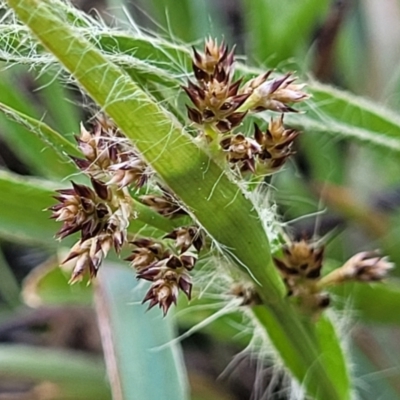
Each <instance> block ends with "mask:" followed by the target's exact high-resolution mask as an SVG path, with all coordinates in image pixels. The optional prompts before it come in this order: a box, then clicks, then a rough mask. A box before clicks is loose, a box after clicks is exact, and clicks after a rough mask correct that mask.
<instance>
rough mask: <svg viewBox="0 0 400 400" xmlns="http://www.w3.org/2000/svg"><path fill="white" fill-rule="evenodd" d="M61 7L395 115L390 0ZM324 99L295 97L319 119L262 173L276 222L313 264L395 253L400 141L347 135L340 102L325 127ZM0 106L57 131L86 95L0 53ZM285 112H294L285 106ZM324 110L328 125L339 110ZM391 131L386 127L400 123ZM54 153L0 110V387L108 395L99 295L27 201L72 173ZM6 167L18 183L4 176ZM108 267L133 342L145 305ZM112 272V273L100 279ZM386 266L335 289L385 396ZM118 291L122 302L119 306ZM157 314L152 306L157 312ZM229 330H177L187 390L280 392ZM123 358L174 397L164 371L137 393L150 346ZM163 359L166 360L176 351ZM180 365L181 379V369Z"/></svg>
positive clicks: (45, 194)
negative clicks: (232, 54)
mask: <svg viewBox="0 0 400 400" xmlns="http://www.w3.org/2000/svg"><path fill="white" fill-rule="evenodd" d="M75 4H76V5H77V7H82V8H83V9H84V10H85V11H86V12H88V13H90V14H91V15H93V16H95V18H99V19H100V18H101V19H103V20H104V21H105V22H106V23H107V24H109V25H110V26H118V27H120V28H121V29H123V30H126V31H130V32H132V33H134V34H138V33H139V32H140V30H143V31H144V32H154V33H156V34H157V35H161V36H162V37H163V38H165V39H166V40H167V41H171V40H172V41H174V42H177V43H188V44H190V45H196V46H198V47H199V46H202V40H203V39H204V38H205V37H208V36H211V37H217V38H219V39H222V38H223V39H224V40H225V41H226V42H227V43H228V44H229V45H230V46H233V45H236V49H237V50H236V53H237V54H241V55H243V57H241V58H240V57H239V58H240V59H241V60H243V61H244V62H246V63H248V64H249V65H254V66H256V67H260V68H263V69H270V68H276V69H277V70H279V71H296V73H297V74H298V75H299V76H300V77H302V79H306V80H307V79H311V80H312V79H316V80H318V81H321V82H324V83H327V84H332V85H335V86H336V87H338V88H340V89H343V90H346V91H350V92H352V93H354V94H356V95H359V96H363V97H366V98H368V99H370V100H372V101H374V102H375V103H376V104H377V106H376V109H377V110H379V105H381V106H384V107H386V108H388V109H392V111H393V113H394V114H397V113H398V109H399V105H400V63H399V59H400V1H398V0H397V1H396V0H383V1H382V0H359V1H356V0H353V1H351V0H348V1H332V0H301V1H294V0H281V1H279V2H278V1H276V0H218V1H217V0H141V1H130V2H128V1H126V2H124V1H121V0H109V1H76V2H75ZM200 48H201V47H200ZM0 58H2V57H1V56H0ZM182 73H183V72H182ZM329 101H330V100H329V98H328V99H324V98H323V97H322V98H320V97H318V96H316V97H315V98H314V101H312V102H310V104H309V105H306V106H305V107H303V109H304V111H306V112H308V113H309V114H310V115H313V116H314V118H317V117H318V121H319V125H318V126H317V127H315V126H314V128H313V129H312V130H311V131H305V132H304V133H303V134H302V135H301V137H300V140H299V141H298V142H297V145H296V155H295V157H293V159H292V160H291V162H290V163H289V164H288V165H287V166H286V168H285V169H284V171H282V172H280V173H279V174H277V175H276V176H274V179H273V182H272V184H273V186H274V188H275V200H276V202H277V205H278V211H279V214H280V216H281V219H282V221H284V222H285V223H287V226H288V229H289V231H290V232H291V233H292V235H293V237H299V236H301V235H306V236H308V237H310V238H321V237H322V238H324V240H325V241H326V242H327V254H328V258H329V262H328V264H329V265H328V266H332V267H334V266H337V265H340V263H341V262H343V261H345V260H346V259H347V258H348V257H350V256H351V255H353V254H354V253H356V252H358V251H361V250H367V249H376V248H379V249H381V250H382V252H383V253H384V254H386V255H388V256H389V257H390V259H391V260H392V261H394V262H395V263H396V264H397V265H400V232H399V229H400V228H399V222H400V179H399V177H400V162H399V161H400V160H399V154H400V153H399V149H400V147H396V146H393V148H390V146H387V145H384V146H379V145H377V144H376V143H375V141H373V140H372V141H368V140H367V141H366V142H365V143H359V142H358V141H356V140H352V136H351V133H352V132H353V131H352V130H351V125H352V123H353V118H356V116H355V115H354V114H353V108H351V107H350V106H348V105H347V103H346V98H344V100H343V102H342V104H341V108H340V110H339V111H338V113H340V114H341V116H342V119H343V120H344V121H345V122H346V123H347V124H348V125H350V128H349V130H348V131H349V132H350V133H349V134H347V133H346V134H341V130H342V129H344V128H343V126H342V125H341V124H340V123H338V124H337V129H336V130H337V132H336V131H335V129H333V128H332V127H333V126H334V122H335V121H332V115H331V114H329V106H330V103H329ZM0 102H1V103H4V104H6V105H8V106H11V107H13V108H14V109H17V110H18V111H20V112H22V113H24V114H26V115H29V116H32V117H35V118H37V119H39V120H42V121H44V122H46V123H47V124H48V125H49V126H51V127H54V128H55V129H56V130H57V131H58V132H60V133H62V134H63V135H65V137H66V138H67V139H68V140H71V138H72V136H73V134H74V133H77V131H78V129H79V123H80V122H81V121H85V120H87V118H88V116H89V115H90V113H89V110H88V109H87V108H85V107H83V106H82V105H85V104H87V100H86V99H85V98H83V97H82V96H81V94H80V93H79V91H77V90H76V89H75V88H74V86H73V85H67V86H66V85H63V84H60V82H59V81H57V80H56V79H55V76H54V74H52V73H51V71H48V72H43V73H38V71H30V68H29V66H24V65H19V66H18V67H13V68H8V65H7V64H6V63H3V64H2V70H1V79H0ZM317 107H318V108H317ZM366 110H369V105H368V104H367V105H365V106H364V105H363V107H361V108H360V116H359V117H357V118H359V119H361V120H363V119H364V117H365V118H366V119H367V118H371V131H372V132H374V131H382V133H383V134H385V133H386V132H385V130H386V129H387V128H386V125H385V124H384V123H380V121H379V118H378V117H377V118H375V119H374V118H372V117H371V116H370V115H367V113H366ZM3 111H4V110H3ZM374 112H375V109H374V110H372V111H371V114H372V115H374ZM364 113H365V114H364ZM315 116H316V117H315ZM288 121H289V122H291V121H292V122H293V124H296V119H295V118H293V120H291V119H290V118H288ZM338 121H339V122H342V121H341V119H340V118H339V117H338ZM354 123H355V122H354ZM325 124H326V126H327V127H328V128H326V129H324V126H325ZM355 124H356V123H355ZM364 124H365V125H367V123H365V121H364ZM372 124H375V125H374V126H372ZM346 132H347V131H346ZM354 132H355V133H354V136H356V135H357V132H356V130H354ZM393 136H395V137H396V136H397V137H400V132H395V133H393ZM38 155H39V156H38ZM57 165H58V167H57V168H54V155H53V153H51V152H50V151H47V150H46V148H44V147H43V143H42V141H41V140H40V139H38V138H37V137H36V136H33V135H31V134H30V133H29V132H28V130H27V129H26V128H24V127H23V126H22V125H21V124H17V123H15V122H13V121H10V119H9V118H6V117H5V116H3V115H0V166H1V169H2V171H0V189H1V190H0V237H1V242H0V245H1V250H0V276H1V279H0V297H1V303H0V399H10V400H11V399H18V400H22V399H32V400H35V399H37V400H46V399H55V400H58V399H85V400H91V399H93V400H95V399H96V400H100V399H110V398H111V395H110V391H109V384H108V383H107V382H106V379H105V375H106V372H105V364H104V361H103V349H102V344H101V338H100V333H99V330H98V325H97V321H98V319H101V312H100V308H101V306H100V305H99V302H98V301H97V302H95V304H96V306H93V290H92V287H85V286H79V285H75V286H73V287H69V286H68V285H67V279H68V278H67V276H66V274H65V273H64V272H63V271H62V270H60V269H58V267H57V264H58V262H57V260H56V258H55V248H56V243H55V242H54V241H53V239H52V236H53V234H54V232H55V231H56V227H55V225H54V224H53V222H51V221H48V220H47V217H48V215H46V213H42V212H41V210H42V209H43V208H45V207H47V206H49V205H51V204H52V201H51V198H50V194H51V191H52V190H53V189H54V188H58V187H60V179H61V178H64V182H63V183H61V185H64V184H65V185H66V184H67V182H68V180H69V179H70V177H71V176H73V174H74V170H73V169H72V168H71V165H70V164H66V163H58V164H57ZM52 166H53V167H52ZM10 176H11V177H12V180H13V182H14V181H16V182H20V184H19V186H18V185H17V186H16V185H15V184H13V185H11V184H10V179H11V178H10ZM36 177H42V178H46V179H47V180H48V183H47V187H43V188H42V189H41V191H37V192H35V196H32V197H31V195H30V194H31V191H32V190H33V189H32V187H35V186H40V185H41V184H40V185H39V184H38V185H36V183H35V182H36V181H35V179H37V178H36ZM18 179H21V180H20V181H18ZM74 179H75V177H74ZM53 183H54V184H53ZM39 192H40V193H39ZM58 251H62V250H58ZM116 271H117V272H115V271H114V270H113V269H112V268H105V269H104V276H106V279H107V282H109V283H110V282H111V283H110V285H111V284H114V285H115V286H114V287H112V286H107V285H106V286H105V287H104V290H105V291H106V295H109V296H111V300H110V305H109V306H110V310H111V311H112V312H117V311H115V310H119V312H120V313H121V315H120V316H118V317H120V319H121V320H122V321H125V325H124V326H122V327H121V329H120V330H119V332H125V336H126V337H127V340H128V341H129V340H130V341H132V340H134V341H136V345H137V347H138V348H140V346H141V343H142V342H141V341H143V340H144V337H143V336H146V334H141V335H139V334H137V335H135V334H134V332H133V328H132V326H137V325H138V324H140V322H139V321H141V318H145V317H144V315H147V314H144V308H143V307H140V306H139V305H138V304H136V302H135V301H136V300H137V299H136V297H135V296H136V295H137V292H136V289H135V291H133V292H132V289H131V288H133V287H134V286H135V285H136V282H135V280H134V278H133V275H132V276H130V274H127V271H126V270H123V269H121V270H119V269H118V268H116ZM118 274H121V275H118ZM115 275H118V276H120V278H119V279H114V278H113V276H114V277H115ZM391 275H392V278H390V279H389V281H388V282H387V284H385V285H372V286H367V287H364V286H361V285H346V286H344V287H342V288H340V290H337V291H336V292H335V294H334V296H335V307H336V308H337V314H338V316H339V317H340V322H341V324H342V325H343V332H344V336H345V337H346V340H347V342H348V348H349V351H350V352H351V354H352V359H353V368H354V371H353V373H354V375H355V377H356V387H357V390H358V393H359V398H360V399H366V400H369V399H371V400H372V399H385V400H391V399H397V398H400V379H399V378H400V369H399V360H400V345H399V343H400V330H399V325H400V314H399V311H398V308H397V306H398V305H400V285H399V282H398V280H397V278H398V276H399V275H400V269H399V268H398V267H396V268H395V269H394V270H393V271H392V273H391ZM121 277H122V281H123V282H125V283H127V282H128V284H127V286H126V287H121V283H120V282H121ZM100 279H102V278H101V277H100ZM129 285H130V286H129ZM138 290H141V288H139V289H138ZM113 293H114V294H115V293H120V294H121V295H120V296H115V295H113ZM132 293H133V294H132ZM139 298H140V297H138V299H139ZM135 299H136V300H135ZM130 301H131V302H132V303H133V305H132V307H128V306H127V304H128V303H129V302H130ZM199 303H201V302H199ZM195 305H196V302H195ZM198 306H199V307H197V308H196V309H197V311H196V312H190V313H183V312H182V313H179V312H178V313H177V316H176V317H175V318H172V317H170V318H169V322H168V323H166V326H167V328H166V329H172V327H171V324H170V322H171V321H170V320H172V319H173V322H174V323H176V326H177V329H178V330H179V332H181V333H183V332H185V331H186V330H187V329H189V328H190V327H191V326H192V325H193V324H196V323H198V322H201V321H203V320H204V319H205V318H207V317H208V316H210V315H211V314H212V313H213V309H212V307H211V306H210V307H207V304H198ZM96 310H97V312H96ZM113 310H114V311H113ZM193 310H195V308H193ZM157 311H158V310H157ZM157 311H155V312H154V313H153V314H152V318H153V317H154V318H155V319H156V320H157V319H158V318H159V315H158V314H159V313H157ZM99 314H100V315H99ZM157 321H158V320H157ZM131 323H132V324H131ZM158 326H159V322H156V323H155V325H152V326H150V327H149V328H148V329H150V330H152V329H155V330H157V327H158ZM241 328H242V321H241V317H240V316H239V315H235V314H233V315H230V316H225V317H223V318H220V319H218V320H217V321H216V322H214V323H211V324H209V325H208V326H207V327H206V328H204V329H202V330H201V331H200V332H197V333H195V334H194V335H193V336H191V337H190V338H189V339H186V340H184V341H183V342H182V346H183V354H184V359H185V364H186V367H187V373H188V378H189V382H190V386H191V390H192V399H193V400H203V399H207V400H214V399H215V400H216V399H221V400H225V399H226V400H244V399H258V400H260V399H263V400H267V399H278V400H279V399H287V398H288V392H287V390H285V383H284V382H282V381H281V380H280V379H279V378H276V377H275V379H274V381H273V382H271V377H272V369H271V368H270V367H271V366H270V365H263V364H262V363H260V362H257V360H256V358H255V357H251V354H246V353H241V351H242V350H243V348H244V347H245V346H246V345H247V344H248V341H249V336H248V335H245V334H239V333H240V330H241ZM103 334H104V332H103ZM163 334H164V336H163V337H160V338H159V340H160V342H159V344H162V343H164V342H165V341H168V340H170V339H171V338H172V337H173V335H174V333H173V332H172V331H168V332H166V333H165V332H164V333H163ZM125 336H124V335H122V336H121V338H120V340H121V341H123V340H124V338H125ZM132 337H133V339H132ZM174 354H175V353H174ZM177 354H178V355H177ZM131 356H132V357H133V358H134V364H135V366H134V367H132V366H130V367H129V368H130V369H129V371H130V373H132V374H133V375H135V376H136V381H135V382H136V384H137V385H139V384H138V383H137V382H138V381H142V386H141V387H138V386H134V385H133V389H132V390H133V392H134V393H135V391H136V393H137V394H138V397H135V398H138V399H141V400H142V399H149V400H152V399H153V398H154V399H155V398H166V399H168V398H170V399H171V400H173V396H174V395H173V394H172V393H173V392H171V394H170V395H166V394H165V393H168V388H167V386H168V382H166V383H165V386H163V385H161V388H160V389H159V392H157V390H156V389H154V392H152V394H149V393H147V392H146V384H148V385H152V386H156V385H155V384H154V382H152V379H151V378H148V380H146V379H145V377H146V376H148V374H146V373H143V371H146V370H147V369H148V370H153V369H157V368H156V366H157V365H158V364H157V362H158V359H157V355H154V357H155V358H151V359H147V358H146V357H147V355H146V354H144V353H143V352H142V353H141V352H140V351H138V352H135V351H133V352H132V354H131ZM175 356H176V357H180V355H179V350H177V352H176V354H175ZM171 357H172V356H171ZM160 359H161V356H160ZM232 360H233V361H232ZM160 362H161V361H160ZM228 365H231V366H232V368H231V367H228V368H227V366H228ZM132 368H133V369H132ZM135 368H136V369H135ZM153 373H154V376H156V373H155V372H154V371H153ZM179 374H180V375H181V379H182V382H184V380H185V379H186V378H185V372H184V371H183V370H182V371H181V372H180V373H179ZM179 374H178V375H179ZM221 374H222V375H221ZM143 377H144V378H143ZM175 383H176V382H175ZM182 385H184V383H182ZM171 386H172V384H171ZM171 390H172V389H171ZM157 396H159V397H157ZM168 396H169V397H168ZM129 400H130V399H129Z"/></svg>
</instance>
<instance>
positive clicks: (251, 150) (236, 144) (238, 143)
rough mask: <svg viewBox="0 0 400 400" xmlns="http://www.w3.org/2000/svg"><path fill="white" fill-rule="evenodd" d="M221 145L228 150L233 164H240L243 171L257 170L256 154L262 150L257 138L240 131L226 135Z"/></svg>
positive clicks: (227, 152) (229, 158) (229, 159)
mask: <svg viewBox="0 0 400 400" xmlns="http://www.w3.org/2000/svg"><path fill="white" fill-rule="evenodd" d="M220 146H221V148H222V149H223V150H224V151H225V152H226V154H227V159H228V161H229V162H230V163H231V164H237V165H239V169H240V170H241V171H242V172H244V171H247V170H250V171H252V172H255V163H256V156H258V155H259V153H260V151H261V146H260V145H259V144H258V143H257V141H256V140H254V139H251V138H248V137H246V136H244V135H243V134H241V133H238V134H237V135H231V136H226V137H224V138H223V139H222V140H221V141H220Z"/></svg>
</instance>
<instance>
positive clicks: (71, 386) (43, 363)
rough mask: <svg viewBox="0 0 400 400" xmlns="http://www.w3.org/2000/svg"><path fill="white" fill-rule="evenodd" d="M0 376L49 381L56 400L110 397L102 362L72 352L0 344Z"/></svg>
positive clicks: (105, 398)
mask: <svg viewBox="0 0 400 400" xmlns="http://www.w3.org/2000/svg"><path fill="white" fill-rule="evenodd" d="M60 367H61V368H60ZM0 377H1V378H19V379H28V380H35V381H47V382H52V383H54V384H56V385H57V389H59V392H60V393H59V394H60V396H58V395H56V397H55V400H57V399H60V400H61V399H63V400H65V399H76V400H110V398H111V396H110V391H109V385H108V383H107V382H106V379H105V368H104V364H103V362H102V361H101V360H100V359H98V358H97V357H90V356H88V355H82V354H80V353H77V352H73V351H66V350H54V349H46V348H39V347H37V346H35V347H33V346H32V347H31V346H23V345H4V344H2V345H0ZM52 398H53V397H52Z"/></svg>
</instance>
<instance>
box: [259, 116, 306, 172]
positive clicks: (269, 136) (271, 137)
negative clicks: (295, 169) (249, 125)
mask: <svg viewBox="0 0 400 400" xmlns="http://www.w3.org/2000/svg"><path fill="white" fill-rule="evenodd" d="M299 133H300V132H298V131H296V130H295V129H286V128H285V126H284V124H283V114H282V116H281V117H280V118H277V119H273V118H271V120H270V123H269V125H268V129H267V130H266V132H265V133H263V132H262V131H261V130H260V128H259V127H258V126H257V125H256V124H255V125H254V139H255V141H256V142H257V143H258V145H259V146H260V151H259V153H258V160H259V161H260V163H261V164H263V165H264V168H266V169H267V170H268V171H269V172H274V171H276V170H278V169H279V168H281V167H282V165H283V164H284V163H285V162H286V160H287V159H288V158H289V157H290V156H291V155H292V154H293V151H292V150H291V148H292V145H293V142H294V140H295V139H296V137H297V136H298V135H299Z"/></svg>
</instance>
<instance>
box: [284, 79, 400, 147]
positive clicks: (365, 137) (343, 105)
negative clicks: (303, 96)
mask: <svg viewBox="0 0 400 400" xmlns="http://www.w3.org/2000/svg"><path fill="white" fill-rule="evenodd" d="M310 91H311V93H312V95H313V97H312V100H311V101H310V107H309V108H307V114H305V115H288V116H287V118H286V120H287V121H288V122H289V123H291V124H293V125H295V126H297V127H299V128H302V129H304V130H305V131H306V132H307V131H308V130H309V131H315V132H319V133H320V134H324V133H328V134H330V135H334V136H337V137H342V138H349V139H355V140H357V141H361V142H364V143H365V144H371V145H379V146H385V147H387V148H390V149H393V150H395V151H399V150H400V118H399V117H398V116H397V115H396V114H395V113H393V112H391V111H390V110H387V109H385V108H383V107H381V106H378V105H376V104H374V103H372V102H370V101H368V100H366V99H363V98H361V97H358V96H355V95H353V94H350V93H347V92H344V91H340V90H338V89H335V88H333V87H330V86H328V85H322V84H319V83H316V82H312V83H311V84H310Z"/></svg>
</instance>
